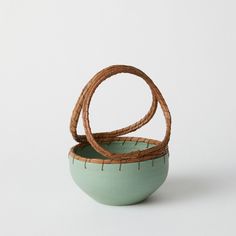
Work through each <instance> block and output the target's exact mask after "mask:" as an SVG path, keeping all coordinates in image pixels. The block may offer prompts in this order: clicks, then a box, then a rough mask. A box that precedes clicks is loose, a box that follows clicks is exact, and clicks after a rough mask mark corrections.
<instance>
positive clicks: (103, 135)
mask: <svg viewBox="0 0 236 236" xmlns="http://www.w3.org/2000/svg"><path fill="white" fill-rule="evenodd" d="M107 69H108V68H107ZM104 73H107V72H106V69H104V70H101V71H100V72H98V73H97V74H96V75H95V76H94V77H93V78H92V79H91V80H90V81H89V82H88V83H87V85H86V86H85V87H84V88H83V90H82V93H81V94H80V97H79V99H78V100H77V102H76V105H75V107H74V109H73V112H72V116H71V121H70V132H71V134H72V136H73V138H74V140H75V141H77V142H81V143H83V142H86V141H87V137H86V135H79V134H78V133H77V126H78V121H79V117H80V114H81V110H82V108H83V105H84V100H85V97H87V94H88V91H90V89H91V88H92V87H93V86H94V85H95V83H96V80H97V78H98V77H100V76H104ZM157 104H158V101H157V98H156V96H155V94H154V92H153V91H152V104H151V107H150V109H149V111H148V113H147V114H146V115H145V116H144V117H143V118H142V119H140V120H139V121H137V122H135V123H134V124H132V125H129V126H127V127H125V128H121V129H117V130H114V131H111V132H100V133H94V134H93V136H94V138H95V139H96V140H104V139H106V140H107V139H112V138H115V137H118V136H121V135H125V134H128V133H131V132H133V131H135V130H137V129H139V128H141V127H142V126H143V125H145V124H146V123H148V122H149V121H150V120H151V119H152V117H153V116H154V114H155V112H156V109H157Z"/></svg>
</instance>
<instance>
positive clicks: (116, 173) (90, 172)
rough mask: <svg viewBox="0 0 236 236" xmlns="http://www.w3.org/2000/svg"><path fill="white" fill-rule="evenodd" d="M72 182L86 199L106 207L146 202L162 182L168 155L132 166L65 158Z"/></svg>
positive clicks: (166, 167) (167, 163) (166, 168)
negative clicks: (86, 196) (88, 197)
mask: <svg viewBox="0 0 236 236" xmlns="http://www.w3.org/2000/svg"><path fill="white" fill-rule="evenodd" d="M69 162H70V171H71V175H72V177H73V179H74V181H75V183H76V184H77V185H78V186H79V187H80V188H81V189H82V190H83V191H84V192H86V193H87V194H88V195H89V196H90V197H92V198H93V199H95V200H96V201H98V202H101V203H104V204H108V205H129V204H134V203H138V202H140V201H142V200H144V199H146V198H147V197H148V196H149V195H150V194H152V193H153V192H154V191H156V190H157V189H158V188H159V187H160V185H161V184H162V183H163V182H164V181H165V179H166V177H167V173H168V168H169V157H168V154H167V155H165V156H163V157H161V158H156V159H154V160H148V161H143V162H140V164H139V163H138V162H136V163H127V164H122V165H121V166H120V164H104V165H102V164H96V163H88V162H87V163H86V168H85V162H83V161H79V160H76V159H74V160H73V158H72V157H69Z"/></svg>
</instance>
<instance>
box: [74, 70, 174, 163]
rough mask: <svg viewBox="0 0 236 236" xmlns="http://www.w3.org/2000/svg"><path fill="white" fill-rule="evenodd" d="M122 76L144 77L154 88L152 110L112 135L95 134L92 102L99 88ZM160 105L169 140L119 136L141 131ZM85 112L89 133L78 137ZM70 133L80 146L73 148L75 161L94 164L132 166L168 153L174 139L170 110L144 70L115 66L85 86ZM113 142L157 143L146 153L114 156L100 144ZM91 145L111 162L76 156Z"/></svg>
mask: <svg viewBox="0 0 236 236" xmlns="http://www.w3.org/2000/svg"><path fill="white" fill-rule="evenodd" d="M118 73H130V74H133V75H136V76H138V77H140V78H142V79H143V80H144V81H145V82H146V83H147V84H148V86H149V87H150V89H151V92H152V99H153V101H152V105H151V107H150V109H149V111H148V113H147V114H146V115H145V116H144V117H143V118H142V119H140V120H139V121H138V122H136V123H134V124H132V125H130V126H128V127H125V128H122V129H118V130H114V131H112V132H102V133H92V131H91V127H90V123H89V105H90V102H91V98H92V96H93V94H94V92H95V90H96V88H97V87H98V86H99V85H100V84H101V83H102V82H103V81H104V80H106V79H108V78H109V77H111V76H113V75H116V74H118ZM158 103H159V104H160V106H161V109H162V111H163V114H164V117H165V123H166V132H165V137H164V139H163V140H162V141H157V140H153V139H147V138H137V137H119V136H121V135H125V134H128V133H130V132H133V131H135V130H137V129H138V128H141V127H142V126H143V125H145V124H146V123H147V122H149V121H150V120H151V119H152V117H153V116H154V114H155V112H156V109H157V104H158ZM81 112H82V118H83V125H84V130H85V135H78V134H77V125H78V120H79V117H80V114H81ZM70 131H71V134H72V136H73V138H74V139H75V140H76V141H77V142H79V144H78V145H76V146H75V147H73V148H72V149H71V150H70V156H73V158H75V159H78V160H81V161H89V162H94V163H107V164H108V163H124V162H127V163H130V162H137V161H144V160H150V159H153V158H155V157H158V156H162V155H164V154H166V153H167V152H168V142H169V139H170V133H171V115H170V112H169V109H168V106H167V104H166V102H165V100H164V98H163V96H162V94H161V92H160V91H159V89H158V88H157V87H156V85H155V84H154V83H153V81H152V80H151V79H150V78H149V77H148V76H147V75H146V74H145V73H144V72H142V71H141V70H139V69H137V68H135V67H133V66H127V65H113V66H110V67H107V68H105V69H103V70H101V71H100V72H98V73H97V74H96V75H95V76H94V77H93V78H92V79H91V80H90V81H89V82H88V84H87V85H86V86H85V87H84V89H83V91H82V93H81V95H80V97H79V99H78V101H77V103H76V105H75V107H74V110H73V113H72V117H71V123H70ZM112 141H124V142H125V141H140V142H146V143H150V144H155V146H154V147H151V148H147V149H145V150H142V151H134V152H130V153H122V154H118V153H111V152H110V151H108V150H106V149H104V148H103V147H102V146H101V145H100V143H101V142H112ZM88 143H89V144H90V145H91V146H92V147H93V148H94V149H95V150H96V151H97V152H99V153H100V154H102V155H103V156H104V157H107V160H101V159H98V158H89V159H88V158H85V157H81V156H79V155H77V154H76V148H78V147H81V146H83V145H87V144H88Z"/></svg>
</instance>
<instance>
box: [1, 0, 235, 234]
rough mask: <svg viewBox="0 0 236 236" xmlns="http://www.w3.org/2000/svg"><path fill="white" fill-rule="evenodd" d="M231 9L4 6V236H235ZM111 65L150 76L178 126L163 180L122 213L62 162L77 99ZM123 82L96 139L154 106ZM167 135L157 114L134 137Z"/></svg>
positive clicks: (115, 85)
mask: <svg viewBox="0 0 236 236" xmlns="http://www.w3.org/2000/svg"><path fill="white" fill-rule="evenodd" d="M235 8H236V3H235V1H229V0H214V1H213V0H212V1H210V0H198V1H187V0H186V1H184V0H179V1H174V0H173V1H169V0H167V1H137V0H136V1H130V0H126V1H123V0H121V1H118V0H116V1H112V0H110V1H108V0H107V1H104V0H100V1H78V0H68V1H61V0H41V1H33V0H15V1H14V0H1V1H0V80H1V84H0V85H1V86H0V108H1V116H0V117H1V122H0V141H1V148H0V235H4V236H8V235H11V236H12V235H24V236H32V235H39V236H44V235H45V236H46V235H50V236H51V235H57V236H60V235H84V236H92V235H99V236H106V235H107V236H108V235H114V236H116V235H137V236H139V235H162V236H164V235H171V236H172V235H177V236H178V235H181V236H185V235H186V236H187V235H198V236H199V235H207V236H208V235H214V236H216V235H234V236H235V235H236V224H235V218H236V213H235V212H236V184H235V181H236V150H235V132H236V125H235V124H236V123H235V121H236V108H235V101H236V96H235V85H236V82H235V80H236V72H235V64H236V56H235V55H236V24H235V23H236V15H235ZM112 64H129V65H134V66H136V67H138V68H140V69H142V70H143V71H144V72H146V73H147V74H148V75H149V76H150V77H151V78H152V79H153V80H154V82H155V83H156V84H157V86H158V87H159V88H160V90H161V91H162V93H163V95H164V97H165V98H166V100H167V103H168V104H169V108H170V111H171V113H172V117H173V127H172V136H171V142H170V154H171V156H170V172H169V176H168V179H167V181H166V182H165V184H164V185H163V186H162V187H161V188H160V189H159V190H158V191H157V192H156V193H155V194H154V195H153V196H152V197H151V198H150V199H149V200H148V201H146V202H144V203H143V204H139V205H134V206H127V207H111V206H105V205H101V204H99V203H96V202H94V201H93V200H92V199H90V198H89V197H87V196H86V195H85V194H84V193H83V192H82V191H81V190H80V189H79V188H78V187H77V186H76V185H75V184H74V183H73V181H72V178H71V176H70V173H69V168H68V160H67V153H68V150H69V148H70V147H71V146H72V145H74V144H75V142H74V141H73V139H72V137H71V135H70V133H69V121H70V115H71V111H72V109H73V106H74V104H75V102H76V100H77V97H78V96H79V94H80V92H81V89H82V88H83V86H84V85H85V84H86V82H87V81H88V80H89V79H90V78H91V77H92V76H93V75H94V74H95V73H96V72H98V71H99V70H100V69H102V68H104V67H106V66H109V65H112ZM118 78H120V79H115V78H114V79H113V80H112V79H110V80H108V81H106V82H104V84H102V86H101V87H99V89H98V91H97V93H96V94H95V97H94V99H93V100H92V106H91V112H90V113H91V124H92V127H93V130H94V131H105V130H107V131H108V130H112V129H115V128H121V127H124V126H126V125H128V124H130V123H132V122H135V121H137V120H138V119H139V118H141V116H143V115H144V114H145V112H146V111H147V109H148V106H150V102H151V97H150V93H149V91H148V88H147V86H146V85H145V84H144V83H143V81H141V80H137V79H136V77H133V76H129V75H121V76H118ZM157 118H159V119H157ZM79 131H82V127H80V128H79ZM163 132H164V123H163V117H162V115H161V112H160V109H159V111H158V114H157V117H155V119H153V121H152V122H150V124H148V125H147V126H145V128H143V129H142V130H140V131H138V132H137V134H136V135H141V136H144V137H152V138H161V137H162V134H163Z"/></svg>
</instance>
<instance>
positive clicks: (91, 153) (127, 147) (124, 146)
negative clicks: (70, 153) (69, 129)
mask: <svg viewBox="0 0 236 236" xmlns="http://www.w3.org/2000/svg"><path fill="white" fill-rule="evenodd" d="M100 145H101V146H102V147H103V148H105V149H107V150H108V151H110V152H114V153H128V152H132V151H138V150H140V151H141V150H144V149H147V148H150V147H154V146H155V144H148V143H145V142H136V141H125V142H124V141H113V142H111V143H101V144H100ZM74 152H75V153H76V154H77V155H79V156H83V157H86V158H97V159H102V160H105V159H107V158H106V157H104V156H102V155H101V154H100V153H98V152H97V151H96V150H94V148H93V147H92V146H91V145H90V144H88V145H85V146H84V147H79V146H76V147H75V148H74Z"/></svg>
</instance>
